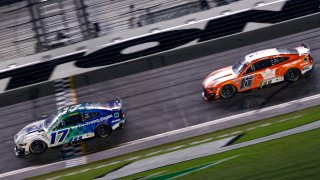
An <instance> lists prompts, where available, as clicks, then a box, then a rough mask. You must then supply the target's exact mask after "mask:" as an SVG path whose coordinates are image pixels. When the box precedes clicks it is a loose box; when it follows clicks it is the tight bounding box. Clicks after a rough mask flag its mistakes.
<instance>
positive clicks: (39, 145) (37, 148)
mask: <svg viewBox="0 0 320 180" xmlns="http://www.w3.org/2000/svg"><path fill="white" fill-rule="evenodd" d="M46 149H47V145H46V143H45V142H43V141H41V140H35V141H33V142H32V143H31V144H30V152H31V153H33V154H41V153H43V152H44V151H45V150H46Z"/></svg>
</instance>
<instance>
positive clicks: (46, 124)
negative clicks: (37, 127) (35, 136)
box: [44, 114, 58, 129]
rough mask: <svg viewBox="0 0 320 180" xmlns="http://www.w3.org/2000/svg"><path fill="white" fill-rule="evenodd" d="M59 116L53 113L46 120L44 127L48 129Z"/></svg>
mask: <svg viewBox="0 0 320 180" xmlns="http://www.w3.org/2000/svg"><path fill="white" fill-rule="evenodd" d="M57 118H58V116H57V114H52V115H51V116H49V117H48V118H47V119H46V120H45V121H44V127H45V128H46V129H48V127H49V126H50V125H51V124H52V123H53V122H54V121H55V120H56V119H57Z"/></svg>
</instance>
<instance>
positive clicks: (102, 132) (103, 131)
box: [94, 124, 111, 138]
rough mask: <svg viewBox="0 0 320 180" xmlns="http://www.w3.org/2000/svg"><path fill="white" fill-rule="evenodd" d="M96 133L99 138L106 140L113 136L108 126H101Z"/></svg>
mask: <svg viewBox="0 0 320 180" xmlns="http://www.w3.org/2000/svg"><path fill="white" fill-rule="evenodd" d="M94 132H95V135H96V136H97V137H100V138H105V137H108V136H109V135H110V134H111V128H110V126H109V125H108V124H99V125H98V126H97V127H96V130H95V131H94Z"/></svg>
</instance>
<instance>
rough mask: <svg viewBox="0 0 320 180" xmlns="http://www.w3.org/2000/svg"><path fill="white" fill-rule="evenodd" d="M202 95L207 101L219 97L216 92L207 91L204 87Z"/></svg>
mask: <svg viewBox="0 0 320 180" xmlns="http://www.w3.org/2000/svg"><path fill="white" fill-rule="evenodd" d="M201 95H202V99H203V100H205V101H215V100H217V99H219V97H218V96H217V95H216V93H207V92H206V90H205V89H203V92H202V94H201Z"/></svg>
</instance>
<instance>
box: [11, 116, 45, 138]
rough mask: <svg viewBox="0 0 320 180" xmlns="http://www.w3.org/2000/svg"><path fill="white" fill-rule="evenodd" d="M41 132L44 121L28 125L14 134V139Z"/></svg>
mask: <svg viewBox="0 0 320 180" xmlns="http://www.w3.org/2000/svg"><path fill="white" fill-rule="evenodd" d="M42 130H44V120H40V121H36V122H34V123H31V124H28V125H27V126H25V127H24V128H23V129H21V131H19V132H18V133H17V134H16V136H15V139H16V138H18V137H21V136H25V135H27V134H31V133H33V132H39V131H42Z"/></svg>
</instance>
